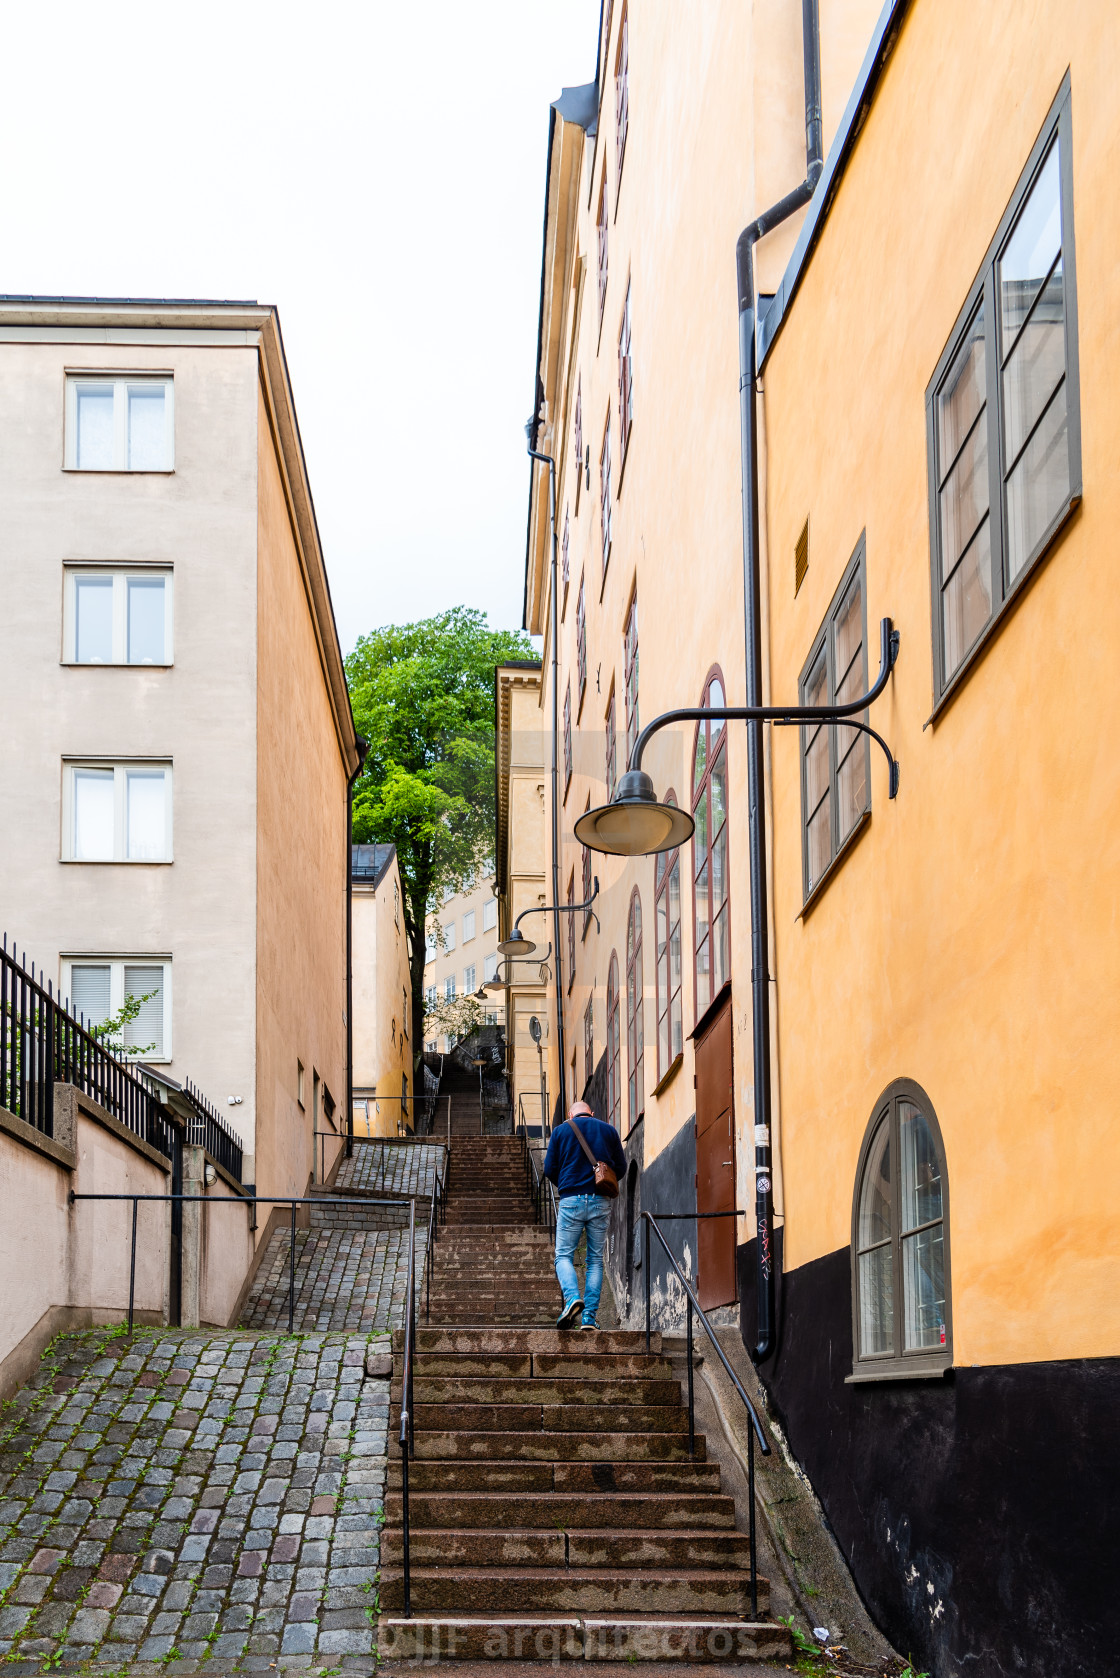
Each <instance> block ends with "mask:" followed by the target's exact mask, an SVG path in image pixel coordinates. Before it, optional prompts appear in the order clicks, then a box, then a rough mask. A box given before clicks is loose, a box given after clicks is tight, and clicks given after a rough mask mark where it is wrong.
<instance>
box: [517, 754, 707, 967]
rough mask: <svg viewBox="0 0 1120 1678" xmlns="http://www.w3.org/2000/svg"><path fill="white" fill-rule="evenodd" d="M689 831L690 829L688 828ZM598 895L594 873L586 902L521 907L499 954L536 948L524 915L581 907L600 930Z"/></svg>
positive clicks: (527, 953) (523, 953)
mask: <svg viewBox="0 0 1120 1678" xmlns="http://www.w3.org/2000/svg"><path fill="white" fill-rule="evenodd" d="M647 779H648V776H647ZM652 793H653V786H652V783H651V785H650V794H651V796H652ZM690 831H691V829H690ZM598 895H599V876H598V874H596V876H595V884H594V887H593V889H592V892H591V896H590V897H589V898H588V899H587V902H586V903H541V904H537V905H535V906H534V907H533V908H532V909H522V911H521V913H520V914H519V915H518V917H517V919H516V920H515V921H514V923H513V928H512V930H511V931H510V932H508V933H507V934H506V936H505V937H504V938H503V939H502V941H501V943H500V944H499V945H498V951H499V954H501V955H504V956H531V955H532V953H533V951H534V950H535V949H536V947H537V946H536V945H535V944H533V943H531V942H530V941H529V939H528V938H526V936H525V934H524V933H523V932H522V931H521V922H522V921H523V920H524V919H525V916H526V915H576V914H578V913H579V911H580V910H581V909H586V910H588V912H589V913H590V914H591V916H592V918H593V919H594V922H595V930H596V931H597V932H598V931H601V930H602V929H601V927H600V926H599V917H598V915H597V914H596V913H595V911H594V909H592V907H591V905H592V904H593V903H594V901H595V899H596V898H597V897H598ZM551 948H552V945H551V944H550V945H549V949H550V950H551ZM541 960H542V961H543V960H544V957H543V956H542V957H541Z"/></svg>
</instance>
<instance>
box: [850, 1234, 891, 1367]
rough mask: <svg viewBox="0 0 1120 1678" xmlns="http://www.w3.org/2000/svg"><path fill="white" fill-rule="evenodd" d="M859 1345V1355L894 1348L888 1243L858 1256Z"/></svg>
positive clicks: (871, 1354)
mask: <svg viewBox="0 0 1120 1678" xmlns="http://www.w3.org/2000/svg"><path fill="white" fill-rule="evenodd" d="M859 1349H860V1355H861V1356H862V1357H870V1356H873V1355H874V1354H875V1353H876V1352H890V1351H893V1350H894V1276H893V1274H892V1270H891V1249H890V1245H889V1243H888V1245H887V1246H885V1247H873V1248H872V1250H871V1252H869V1253H861V1254H860V1257H859Z"/></svg>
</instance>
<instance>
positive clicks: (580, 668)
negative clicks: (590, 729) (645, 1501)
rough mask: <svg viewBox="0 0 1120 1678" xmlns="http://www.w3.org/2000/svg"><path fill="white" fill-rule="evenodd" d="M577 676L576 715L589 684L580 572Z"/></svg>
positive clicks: (584, 605) (577, 618)
mask: <svg viewBox="0 0 1120 1678" xmlns="http://www.w3.org/2000/svg"><path fill="white" fill-rule="evenodd" d="M576 676H577V677H578V681H577V684H576V685H577V686H578V688H579V696H578V698H577V699H576V716H577V717H578V716H579V713H580V710H581V709H582V707H583V692H584V689H585V688H586V686H587V602H586V599H585V593H584V585H583V573H582V572H581V573H580V579H579V593H578V594H577V595H576Z"/></svg>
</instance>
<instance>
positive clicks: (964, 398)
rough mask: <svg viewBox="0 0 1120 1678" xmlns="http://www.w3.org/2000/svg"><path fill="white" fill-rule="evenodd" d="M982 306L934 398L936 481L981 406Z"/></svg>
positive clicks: (983, 353) (982, 365)
mask: <svg viewBox="0 0 1120 1678" xmlns="http://www.w3.org/2000/svg"><path fill="white" fill-rule="evenodd" d="M985 355H986V350H985V342H984V305H983V304H981V305H980V307H979V309H978V310H977V312H976V314H975V315H974V316H973V319H972V324H971V326H970V327H969V329H968V334H967V336H966V338H965V340H964V343H963V344H962V345H961V347H960V349H959V350H958V351H957V354H956V359H955V360H954V362H953V365H952V367H950V369H949V372H948V375H947V376H946V379H945V383H944V385H943V386H942V388H941V391H940V393H939V395H938V398H937V447H938V453H939V459H940V462H941V470H940V480H941V481H943V480H944V477H945V474H946V472H947V471H948V470H949V468H950V466H951V465H952V464H953V461H954V460H955V459H956V456H957V451H958V450H959V448H960V446H961V444H962V443H963V442H964V440H965V438H966V437H967V436H968V433H969V431H970V430H971V428H972V423H973V421H974V420H975V418H976V416H977V414H978V413H979V412H980V410H981V408H982V407H983V406H984V400H985V398H984V367H985Z"/></svg>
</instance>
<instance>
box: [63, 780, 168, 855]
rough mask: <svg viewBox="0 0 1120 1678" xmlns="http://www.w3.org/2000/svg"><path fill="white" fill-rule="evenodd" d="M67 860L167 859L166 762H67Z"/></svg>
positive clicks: (65, 822) (65, 807) (65, 852)
mask: <svg viewBox="0 0 1120 1678" xmlns="http://www.w3.org/2000/svg"><path fill="white" fill-rule="evenodd" d="M62 816H63V829H62V856H63V860H64V861H66V862H170V861H171V765H170V764H169V763H127V764H122V763H104V762H100V761H94V762H82V763H66V764H64V766H63V793H62Z"/></svg>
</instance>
